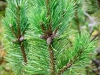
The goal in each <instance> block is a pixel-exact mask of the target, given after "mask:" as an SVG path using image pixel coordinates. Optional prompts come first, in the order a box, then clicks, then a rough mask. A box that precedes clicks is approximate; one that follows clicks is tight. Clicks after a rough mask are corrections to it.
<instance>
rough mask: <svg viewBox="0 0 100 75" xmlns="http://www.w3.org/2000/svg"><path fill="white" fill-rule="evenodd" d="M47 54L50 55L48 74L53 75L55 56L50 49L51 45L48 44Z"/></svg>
mask: <svg viewBox="0 0 100 75" xmlns="http://www.w3.org/2000/svg"><path fill="white" fill-rule="evenodd" d="M48 50H49V55H50V74H51V75H55V56H54V51H53V49H52V45H49V46H48Z"/></svg>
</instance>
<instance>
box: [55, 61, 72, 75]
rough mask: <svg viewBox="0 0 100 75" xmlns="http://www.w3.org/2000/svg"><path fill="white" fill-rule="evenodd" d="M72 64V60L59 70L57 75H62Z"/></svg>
mask: <svg viewBox="0 0 100 75" xmlns="http://www.w3.org/2000/svg"><path fill="white" fill-rule="evenodd" d="M71 66H72V60H71V61H70V62H69V63H68V64H67V65H66V66H64V67H63V68H62V69H61V70H59V72H58V73H57V74H56V75H61V74H62V73H63V72H65V71H66V70H67V69H68V68H70V67H71Z"/></svg>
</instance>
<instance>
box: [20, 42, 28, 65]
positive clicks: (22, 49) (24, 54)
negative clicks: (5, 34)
mask: <svg viewBox="0 0 100 75" xmlns="http://www.w3.org/2000/svg"><path fill="white" fill-rule="evenodd" d="M20 48H21V52H22V55H23V59H24V62H25V64H26V63H27V57H26V53H25V48H24V43H23V42H20Z"/></svg>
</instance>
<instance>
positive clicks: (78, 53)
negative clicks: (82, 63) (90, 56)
mask: <svg viewBox="0 0 100 75" xmlns="http://www.w3.org/2000/svg"><path fill="white" fill-rule="evenodd" d="M82 53H83V49H80V50H79V51H78V52H77V54H76V55H75V56H74V58H73V59H72V60H70V62H69V63H68V64H67V65H66V66H64V67H63V68H62V69H60V70H59V71H58V73H57V74H56V75H61V74H62V73H64V72H65V71H66V70H67V69H69V68H70V67H71V66H72V65H73V64H74V63H75V62H76V61H77V60H78V59H79V57H80V56H81V54H82Z"/></svg>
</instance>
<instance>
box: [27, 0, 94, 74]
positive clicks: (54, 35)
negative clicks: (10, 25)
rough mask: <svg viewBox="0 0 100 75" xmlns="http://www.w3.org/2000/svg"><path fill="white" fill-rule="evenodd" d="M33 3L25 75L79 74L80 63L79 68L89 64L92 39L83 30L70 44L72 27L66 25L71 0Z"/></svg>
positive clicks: (69, 13) (71, 3) (92, 47)
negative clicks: (69, 37)
mask: <svg viewBox="0 0 100 75" xmlns="http://www.w3.org/2000/svg"><path fill="white" fill-rule="evenodd" d="M32 3H33V5H34V6H33V7H30V9H29V10H30V11H29V12H30V13H29V22H30V24H31V25H30V31H33V32H31V33H30V31H29V32H27V34H30V36H27V38H28V39H29V40H31V42H30V49H29V53H28V54H29V55H30V56H29V60H28V63H29V64H28V65H27V67H26V72H27V74H30V75H66V74H69V75H73V74H74V75H80V73H78V70H79V69H78V70H77V71H75V70H76V69H77V68H78V67H79V66H78V65H81V64H83V62H84V66H82V65H81V68H82V67H83V68H84V67H85V65H86V63H89V62H88V61H89V60H91V59H90V58H89V55H90V53H91V52H92V51H93V50H94V46H93V45H94V42H91V41H90V40H89V39H90V38H89V35H88V33H83V32H82V35H81V36H79V35H78V34H76V36H77V37H75V40H74V41H72V44H71V43H70V41H69V40H68V35H69V32H70V30H71V28H70V29H68V28H69V27H68V25H69V22H70V21H71V20H72V18H73V16H74V12H75V11H74V6H75V2H74V0H71V1H70V0H53V1H52V0H41V1H40V0H34V1H33V2H32ZM86 35H87V36H86ZM32 38H33V39H32ZM71 66H72V67H71ZM70 67H71V68H70ZM68 68H70V69H69V70H68ZM74 69H75V70H74Z"/></svg>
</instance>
